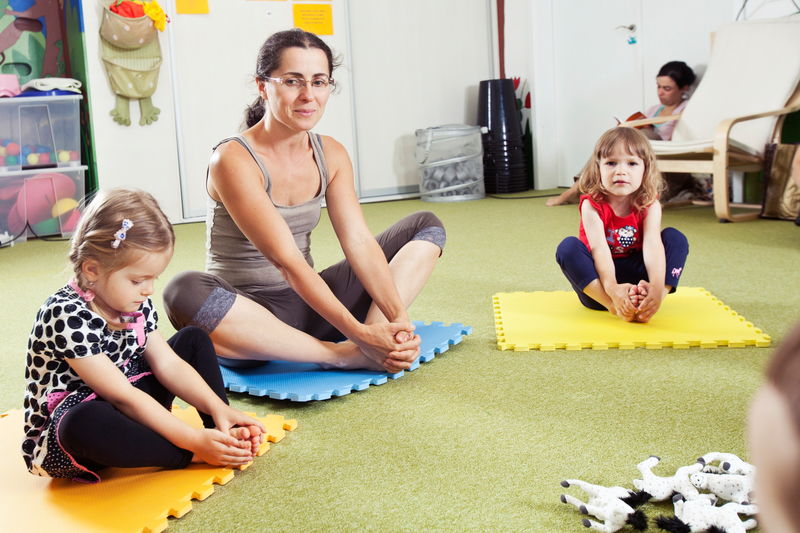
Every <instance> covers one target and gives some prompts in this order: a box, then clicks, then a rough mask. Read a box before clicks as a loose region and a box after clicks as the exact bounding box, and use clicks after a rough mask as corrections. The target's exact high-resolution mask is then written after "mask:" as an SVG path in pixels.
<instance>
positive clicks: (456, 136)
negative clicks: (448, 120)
mask: <svg viewBox="0 0 800 533" xmlns="http://www.w3.org/2000/svg"><path fill="white" fill-rule="evenodd" d="M416 137H417V147H416V151H415V155H416V159H417V163H419V165H420V197H421V198H422V199H423V200H426V201H429V202H455V201H460V200H476V199H478V198H483V197H484V196H486V192H485V188H484V182H483V145H482V141H481V128H479V127H477V126H466V125H462V124H449V125H446V126H437V127H434V128H426V129H422V130H417V132H416Z"/></svg>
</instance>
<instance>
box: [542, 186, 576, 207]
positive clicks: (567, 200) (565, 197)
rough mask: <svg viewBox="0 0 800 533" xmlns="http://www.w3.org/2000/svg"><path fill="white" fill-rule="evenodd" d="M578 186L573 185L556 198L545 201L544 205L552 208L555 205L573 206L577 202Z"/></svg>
mask: <svg viewBox="0 0 800 533" xmlns="http://www.w3.org/2000/svg"><path fill="white" fill-rule="evenodd" d="M578 196H579V195H578V186H577V184H576V185H573V186H572V187H570V188H569V189H567V190H566V191H564V192H562V193H561V194H559V195H558V196H555V197H553V198H548V199H547V201H546V202H545V203H544V204H545V205H546V206H547V207H553V206H556V205H564V204H574V203H577V202H578Z"/></svg>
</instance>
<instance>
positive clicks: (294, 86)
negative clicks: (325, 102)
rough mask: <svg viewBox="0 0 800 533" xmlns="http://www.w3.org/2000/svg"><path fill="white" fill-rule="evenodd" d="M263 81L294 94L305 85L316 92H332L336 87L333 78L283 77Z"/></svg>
mask: <svg viewBox="0 0 800 533" xmlns="http://www.w3.org/2000/svg"><path fill="white" fill-rule="evenodd" d="M264 79H265V80H267V81H272V82H275V83H278V84H280V85H282V86H283V87H285V88H286V89H289V90H292V91H295V92H299V91H300V90H302V89H303V88H304V87H305V86H306V85H308V86H309V87H311V89H312V90H313V91H316V92H322V91H332V90H333V89H334V88H335V87H336V81H335V80H334V79H333V78H328V77H327V76H320V77H318V78H314V79H313V80H307V79H305V78H298V77H296V76H284V77H282V78H264Z"/></svg>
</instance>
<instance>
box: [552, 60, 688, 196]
mask: <svg viewBox="0 0 800 533" xmlns="http://www.w3.org/2000/svg"><path fill="white" fill-rule="evenodd" d="M695 79H696V78H695V75H694V71H693V70H692V68H691V67H690V66H689V65H687V64H686V63H684V62H683V61H670V62H669V63H665V64H664V65H663V66H662V67H661V69H660V70H659V71H658V74H656V89H657V93H658V101H659V103H658V104H656V105H654V106H652V107H650V108H648V109H647V110H646V111H645V113H644V117H646V118H654V117H666V116H670V115H680V114H681V113H682V112H683V108H685V107H686V104H687V103H688V102H689V91H690V89H691V87H692V84H693V83H694V81H695ZM640 115H641V114H640ZM677 123H678V121H677V119H676V120H670V121H667V122H662V123H659V124H648V125H644V126H638V129H640V130H641V131H642V133H644V134H645V135H646V136H647V138H648V139H653V140H657V141H669V140H671V139H672V132H673V131H674V130H675V125H676V124H677ZM625 125H626V123H624V122H623V123H621V124H620V126H625ZM695 185H696V184H695V182H694V178H692V177H691V176H690V175H688V174H680V175H679V177H674V179H670V182H669V183H668V187H669V191H668V194H667V196H669V197H670V198H672V197H673V196H675V195H676V194H677V193H678V192H679V191H681V190H683V189H686V188H694V187H695ZM579 194H580V193H579V191H578V182H577V177H576V181H575V183H573V184H572V186H571V187H570V188H569V189H567V190H566V191H564V192H562V193H561V194H559V195H558V196H556V197H554V198H550V199H548V200H547V201H546V202H545V204H546V205H548V206H554V205H562V204H574V203H575V202H577V201H578V196H579Z"/></svg>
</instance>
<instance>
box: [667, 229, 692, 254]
mask: <svg viewBox="0 0 800 533" xmlns="http://www.w3.org/2000/svg"><path fill="white" fill-rule="evenodd" d="M661 242H663V243H664V246H665V247H666V246H669V247H671V248H673V249H675V250H685V251H686V253H689V240H688V239H687V238H686V235H684V234H683V233H681V232H680V231H678V230H676V229H675V228H664V229H663V230H662V231H661Z"/></svg>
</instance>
